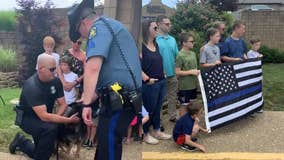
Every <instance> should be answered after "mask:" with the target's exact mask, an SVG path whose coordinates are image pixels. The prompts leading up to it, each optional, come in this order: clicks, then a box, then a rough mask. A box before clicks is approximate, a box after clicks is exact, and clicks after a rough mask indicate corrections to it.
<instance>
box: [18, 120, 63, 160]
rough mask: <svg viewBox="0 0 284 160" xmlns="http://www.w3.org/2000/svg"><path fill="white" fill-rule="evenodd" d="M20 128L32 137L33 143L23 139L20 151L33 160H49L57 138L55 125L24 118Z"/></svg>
mask: <svg viewBox="0 0 284 160" xmlns="http://www.w3.org/2000/svg"><path fill="white" fill-rule="evenodd" d="M21 128H22V129H23V130H24V131H25V132H26V133H28V134H30V135H32V137H33V140H34V143H32V141H31V140H29V139H25V140H23V142H22V143H21V144H20V146H19V148H20V150H21V151H22V152H24V153H25V154H27V155H28V156H29V157H30V158H33V159H35V160H49V158H50V157H51V155H52V152H53V151H54V143H55V141H56V138H57V130H58V128H57V124H54V123H49V122H43V121H41V120H40V119H36V118H30V117H24V118H23V123H22V125H21Z"/></svg>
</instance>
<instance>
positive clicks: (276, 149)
mask: <svg viewBox="0 0 284 160" xmlns="http://www.w3.org/2000/svg"><path fill="white" fill-rule="evenodd" d="M163 119H165V120H166V117H163ZM163 124H164V126H165V128H166V133H172V128H173V126H174V124H173V123H171V122H168V121H163ZM198 143H200V144H203V145H204V146H205V147H206V150H207V152H208V153H219V152H227V153H231V152H250V153H284V112H272V111H265V112H264V113H262V114H258V113H256V114H255V117H254V118H250V117H247V118H244V119H241V120H240V121H236V122H234V123H232V124H229V125H227V126H225V127H223V128H219V129H217V130H214V131H212V133H210V134H207V135H205V134H203V133H202V134H201V135H200V136H199V137H198ZM142 150H143V152H145V154H148V155H149V154H150V153H149V152H156V153H155V155H157V159H159V158H158V157H161V156H159V154H158V153H181V154H183V153H184V152H183V151H181V150H180V149H179V148H178V146H177V145H176V144H175V143H174V142H173V140H164V141H160V143H159V144H158V145H149V144H146V143H143V145H142ZM199 153H200V152H199ZM153 155H154V154H153ZM153 155H152V156H153ZM161 155H162V154H161ZM282 155H283V154H282ZM143 157H144V156H143ZM166 157H167V156H166ZM283 157H284V155H283ZM153 159H155V158H154V157H153ZM224 159H226V158H224Z"/></svg>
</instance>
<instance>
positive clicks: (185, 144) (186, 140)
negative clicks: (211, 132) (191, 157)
mask: <svg viewBox="0 0 284 160" xmlns="http://www.w3.org/2000/svg"><path fill="white" fill-rule="evenodd" d="M186 107H187V113H186V114H185V115H184V116H182V117H181V118H180V119H179V120H178V121H177V122H176V124H175V127H174V129H173V138H174V141H175V142H176V144H178V145H179V146H180V148H181V149H183V150H186V151H195V150H196V149H199V150H201V151H202V152H205V147H204V146H203V145H201V144H198V143H196V141H197V138H196V136H197V134H198V132H199V131H202V132H204V133H208V131H207V130H205V129H204V128H202V127H200V126H199V125H198V122H199V118H198V117H199V116H200V114H201V113H202V110H201V105H200V104H198V103H196V102H191V103H189V104H188V105H187V106H186Z"/></svg>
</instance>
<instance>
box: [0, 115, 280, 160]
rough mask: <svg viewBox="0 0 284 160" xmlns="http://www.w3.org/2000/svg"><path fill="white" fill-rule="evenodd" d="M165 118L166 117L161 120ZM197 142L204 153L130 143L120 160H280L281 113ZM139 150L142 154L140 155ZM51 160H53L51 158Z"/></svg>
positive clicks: (85, 156) (17, 159) (1, 156)
mask: <svg viewBox="0 0 284 160" xmlns="http://www.w3.org/2000/svg"><path fill="white" fill-rule="evenodd" d="M163 119H166V117H163ZM163 124H164V125H165V128H166V132H167V133H171V132H172V128H173V125H174V124H173V123H171V122H168V121H164V122H163ZM198 142H199V143H201V144H203V145H204V146H205V147H206V149H207V153H206V154H204V153H200V152H198V153H188V152H184V151H182V150H180V149H179V148H178V147H177V146H176V145H175V143H174V142H173V140H164V141H161V142H160V143H159V144H158V145H148V144H146V143H143V144H142V145H141V144H140V143H138V142H134V143H132V144H130V145H124V146H123V147H124V150H123V160H140V159H141V158H142V154H143V158H144V159H147V160H150V159H151V160H152V159H163V160H164V159H171V160H172V159H188V160H192V159H202V160H203V159H207V160H208V159H211V160H221V159H226V160H235V159H240V160H244V159H247V160H264V159H265V160H269V159H271V160H272V159H273V160H274V159H279V160H284V112H271V111H265V112H264V113H263V114H256V115H255V118H244V119H242V120H240V121H237V122H234V123H232V124H230V125H227V126H225V127H223V128H219V129H217V130H214V131H213V132H212V133H210V134H208V135H205V134H201V135H200V136H199V138H198ZM141 151H142V153H141ZM93 157H94V150H86V149H84V150H82V152H81V158H80V159H82V160H91V159H93ZM0 160H28V159H27V158H26V157H25V156H19V155H16V156H15V155H10V154H9V153H0ZM52 160H55V159H54V158H53V159H52Z"/></svg>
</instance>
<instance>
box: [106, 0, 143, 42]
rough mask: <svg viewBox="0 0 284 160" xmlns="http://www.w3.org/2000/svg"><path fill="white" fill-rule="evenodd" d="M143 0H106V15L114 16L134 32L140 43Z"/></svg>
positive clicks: (136, 39)
mask: <svg viewBox="0 0 284 160" xmlns="http://www.w3.org/2000/svg"><path fill="white" fill-rule="evenodd" d="M141 9H142V0H105V3H104V15H106V16H108V17H111V18H114V19H116V20H118V21H120V22H121V23H123V24H124V26H125V27H126V28H127V29H128V30H129V31H130V32H131V33H132V35H133V37H134V39H135V41H136V43H137V44H139V42H138V39H139V33H140V21H141Z"/></svg>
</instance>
